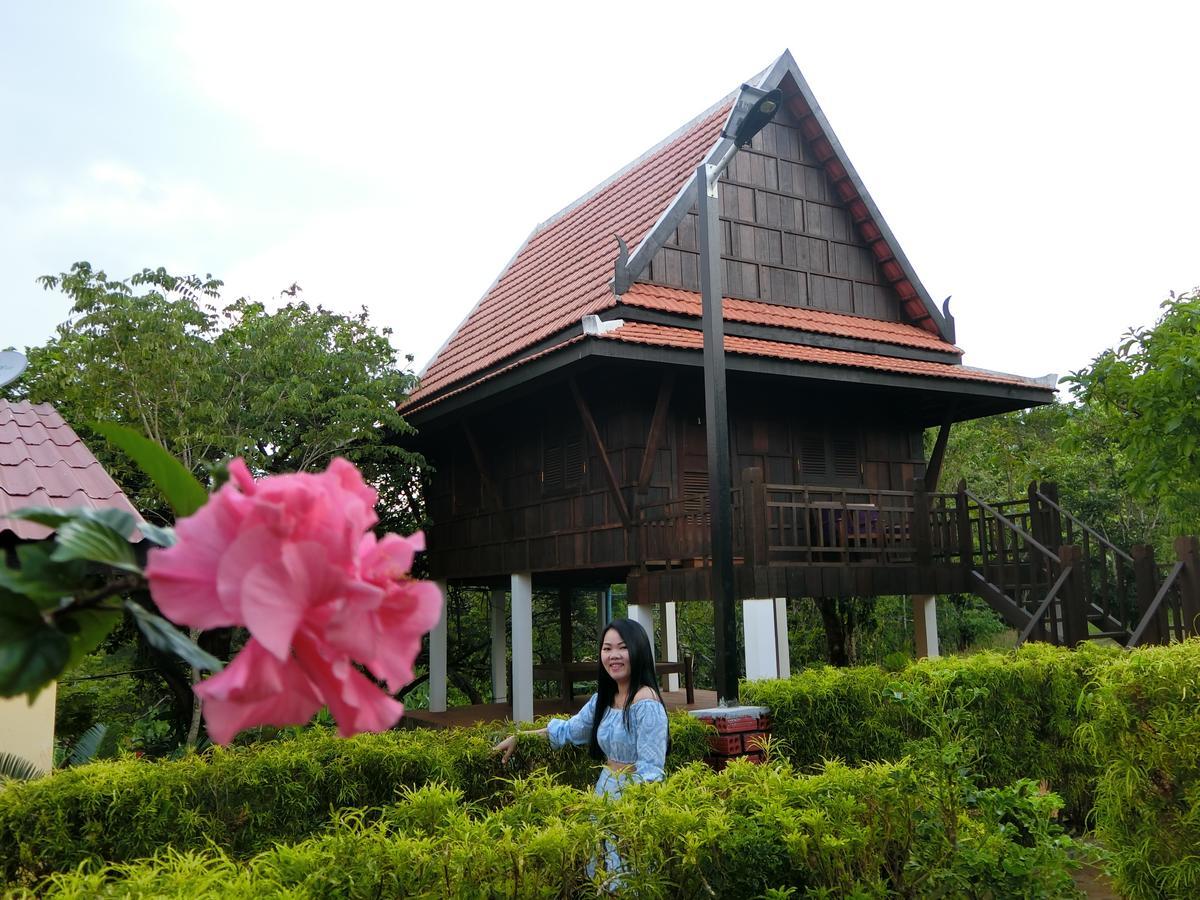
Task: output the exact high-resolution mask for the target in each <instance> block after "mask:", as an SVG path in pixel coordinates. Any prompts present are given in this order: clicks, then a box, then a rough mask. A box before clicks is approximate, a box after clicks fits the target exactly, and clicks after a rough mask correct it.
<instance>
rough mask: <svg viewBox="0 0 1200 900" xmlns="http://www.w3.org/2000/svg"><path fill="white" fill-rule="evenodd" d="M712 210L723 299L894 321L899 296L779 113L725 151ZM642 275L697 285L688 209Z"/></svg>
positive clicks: (684, 285) (821, 171)
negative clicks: (728, 158)
mask: <svg viewBox="0 0 1200 900" xmlns="http://www.w3.org/2000/svg"><path fill="white" fill-rule="evenodd" d="M720 209H721V220H722V222H721V224H722V228H721V242H722V250H721V255H722V257H723V259H724V260H725V289H726V294H727V295H728V296H731V297H742V298H746V299H750V300H762V301H764V302H767V303H777V304H780V305H783V306H809V307H813V308H816V309H827V310H831V311H834V312H842V313H849V314H853V315H860V316H867V317H870V318H873V319H884V320H889V321H899V320H900V318H901V315H900V300H899V297H897V296H896V294H895V291H894V290H893V289H892V288H891V287H890V286H889V285H888V283H887V281H886V279H885V278H884V277H883V275H882V273H881V272H880V270H879V266H878V264H877V263H876V262H875V259H874V257H873V256H872V255H871V253H870V250H869V249H868V247H867V244H866V242H865V241H863V240H862V239H861V237H860V236H859V235H858V234H857V231H856V229H855V228H854V225H853V223H852V222H851V219H850V215H849V213H848V211H847V210H846V208H845V205H844V204H843V202H842V201H841V200H840V199H839V198H838V197H837V196H836V194H835V192H834V190H833V187H832V185H831V183H830V181H829V177H828V176H827V175H826V174H825V171H824V169H823V168H821V166H820V165H819V164H818V163H817V162H816V160H815V159H814V158H813V157H812V156H811V154H810V153H809V152H808V151H807V148H806V145H805V141H804V139H803V138H802V136H801V134H800V131H799V129H798V128H797V123H796V121H795V120H794V119H793V118H791V117H790V115H789V114H787V112H786V111H781V113H780V118H778V119H777V120H776V121H775V122H773V123H772V124H770V125H768V126H767V127H766V128H765V129H764V130H763V131H762V132H760V133H759V134H758V136H757V137H755V138H754V141H753V143H752V145H751V146H750V147H749V148H747V149H745V150H742V151H741V152H739V153H738V154H737V156H735V157H734V159H733V163H732V164H731V165H730V167H729V169H728V170H727V171H726V173H725V175H724V176H722V179H721V188H720ZM644 280H645V281H648V282H652V283H655V284H663V285H667V286H670V287H678V288H683V289H684V290H689V291H698V290H699V289H700V278H699V256H698V247H697V243H696V215H695V212H694V210H693V211H692V212H691V213H689V214H688V215H687V216H685V217H684V220H683V221H682V222H681V223H680V225H679V227H678V228H677V229H676V231H675V233H674V235H672V237H671V238H670V239H669V240H668V241H667V243H666V245H665V246H664V247H663V248H662V249H660V250H659V252H658V253H657V254H655V256H654V258H653V259H652V260H651V262H650V266H649V269H648V271H647V273H646V275H645V277H644Z"/></svg>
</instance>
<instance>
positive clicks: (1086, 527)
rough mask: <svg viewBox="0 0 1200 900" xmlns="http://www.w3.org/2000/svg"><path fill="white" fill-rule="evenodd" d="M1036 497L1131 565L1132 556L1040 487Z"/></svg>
mask: <svg viewBox="0 0 1200 900" xmlns="http://www.w3.org/2000/svg"><path fill="white" fill-rule="evenodd" d="M1037 497H1038V499H1039V500H1041V501H1042V502H1043V503H1048V504H1050V505H1051V506H1053V507H1054V509H1055V510H1056V511H1057V512H1058V513H1059V514H1060V515H1064V516H1066V517H1067V518H1068V519H1070V520H1071V522H1072V523H1074V524H1075V525H1076V526H1078V527H1079V528H1081V529H1082V530H1083V531H1086V532H1087V533H1088V534H1090V535H1091V536H1092V537H1094V538H1095V539H1096V540H1098V541H1099V542H1100V543H1101V544H1103V545H1104V546H1105V547H1107V548H1108V549H1109V550H1111V551H1112V552H1113V553H1115V554H1116V555H1118V556H1120V557H1121V558H1122V559H1123V560H1125V561H1126V562H1127V563H1130V564H1131V565H1132V564H1133V557H1132V556H1130V555H1129V554H1128V553H1126V552H1125V551H1124V550H1122V549H1121V548H1120V547H1118V546H1116V545H1115V544H1114V543H1113V542H1112V541H1110V540H1109V539H1108V538H1106V537H1105V536H1104V535H1102V534H1100V532H1098V531H1096V529H1095V528H1093V527H1092V526H1090V525H1088V524H1087V523H1086V522H1084V521H1083V520H1081V519H1080V518H1079V517H1078V516H1075V515H1072V514H1071V513H1070V512H1068V511H1067V510H1065V509H1063V508H1062V507H1061V506H1059V505H1058V504H1057V503H1055V502H1054V501H1053V500H1051V499H1050V498H1049V497H1047V496H1046V495H1045V494H1043V493H1042V490H1041V488H1038V490H1037Z"/></svg>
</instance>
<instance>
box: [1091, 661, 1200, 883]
mask: <svg viewBox="0 0 1200 900" xmlns="http://www.w3.org/2000/svg"><path fill="white" fill-rule="evenodd" d="M1084 712H1085V716H1086V722H1085V724H1084V725H1083V727H1082V728H1081V729H1080V731H1079V737H1080V741H1081V744H1082V745H1083V747H1084V748H1085V749H1086V750H1087V751H1088V752H1090V753H1091V754H1092V755H1093V756H1094V757H1095V758H1096V760H1097V761H1098V763H1099V766H1100V776H1099V782H1098V785H1097V790H1096V812H1095V824H1096V833H1097V836H1098V837H1099V838H1100V839H1101V841H1102V842H1103V843H1104V845H1105V846H1106V848H1107V849H1108V851H1109V854H1110V870H1111V871H1112V873H1113V875H1114V878H1115V881H1116V886H1117V889H1118V890H1119V891H1120V892H1121V895H1122V896H1125V897H1130V898H1133V900H1142V898H1146V900H1149V898H1159V897H1180V898H1183V897H1198V896H1200V640H1196V639H1193V640H1190V641H1186V642H1185V643H1183V644H1175V645H1172V646H1170V647H1148V648H1146V649H1143V650H1138V651H1136V652H1133V653H1130V654H1129V655H1127V656H1125V657H1123V658H1120V659H1118V660H1116V661H1114V662H1113V663H1112V664H1110V665H1108V666H1106V667H1105V668H1104V669H1103V670H1101V671H1100V672H1099V673H1098V675H1097V684H1096V685H1095V689H1094V690H1093V691H1091V692H1090V693H1089V694H1088V696H1087V698H1086V707H1085V710H1084Z"/></svg>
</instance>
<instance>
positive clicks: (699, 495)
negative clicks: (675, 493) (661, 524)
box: [683, 471, 708, 516]
mask: <svg viewBox="0 0 1200 900" xmlns="http://www.w3.org/2000/svg"><path fill="white" fill-rule="evenodd" d="M683 512H684V515H688V516H701V515H704V513H706V512H708V473H707V472H697V471H685V472H684V473H683Z"/></svg>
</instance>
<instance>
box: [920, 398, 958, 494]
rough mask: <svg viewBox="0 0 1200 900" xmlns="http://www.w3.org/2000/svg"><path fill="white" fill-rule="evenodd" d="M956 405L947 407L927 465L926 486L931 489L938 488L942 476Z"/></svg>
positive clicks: (952, 404)
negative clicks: (951, 420)
mask: <svg viewBox="0 0 1200 900" xmlns="http://www.w3.org/2000/svg"><path fill="white" fill-rule="evenodd" d="M956 405H957V404H955V403H951V404H950V405H949V406H948V407H946V418H945V419H944V420H943V421H942V427H941V428H939V429H938V434H937V440H935V441H934V442H933V451H932V452H931V453H930V454H929V462H928V463H926V465H925V486H926V488H927V489H928V490H930V491H936V490H937V486H938V479H939V478H941V477H942V462H943V460H945V458H946V444H947V442H948V441H949V440H950V424H951V423H950V418H951V417H952V416H953V415H954V410H955V406H956Z"/></svg>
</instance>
